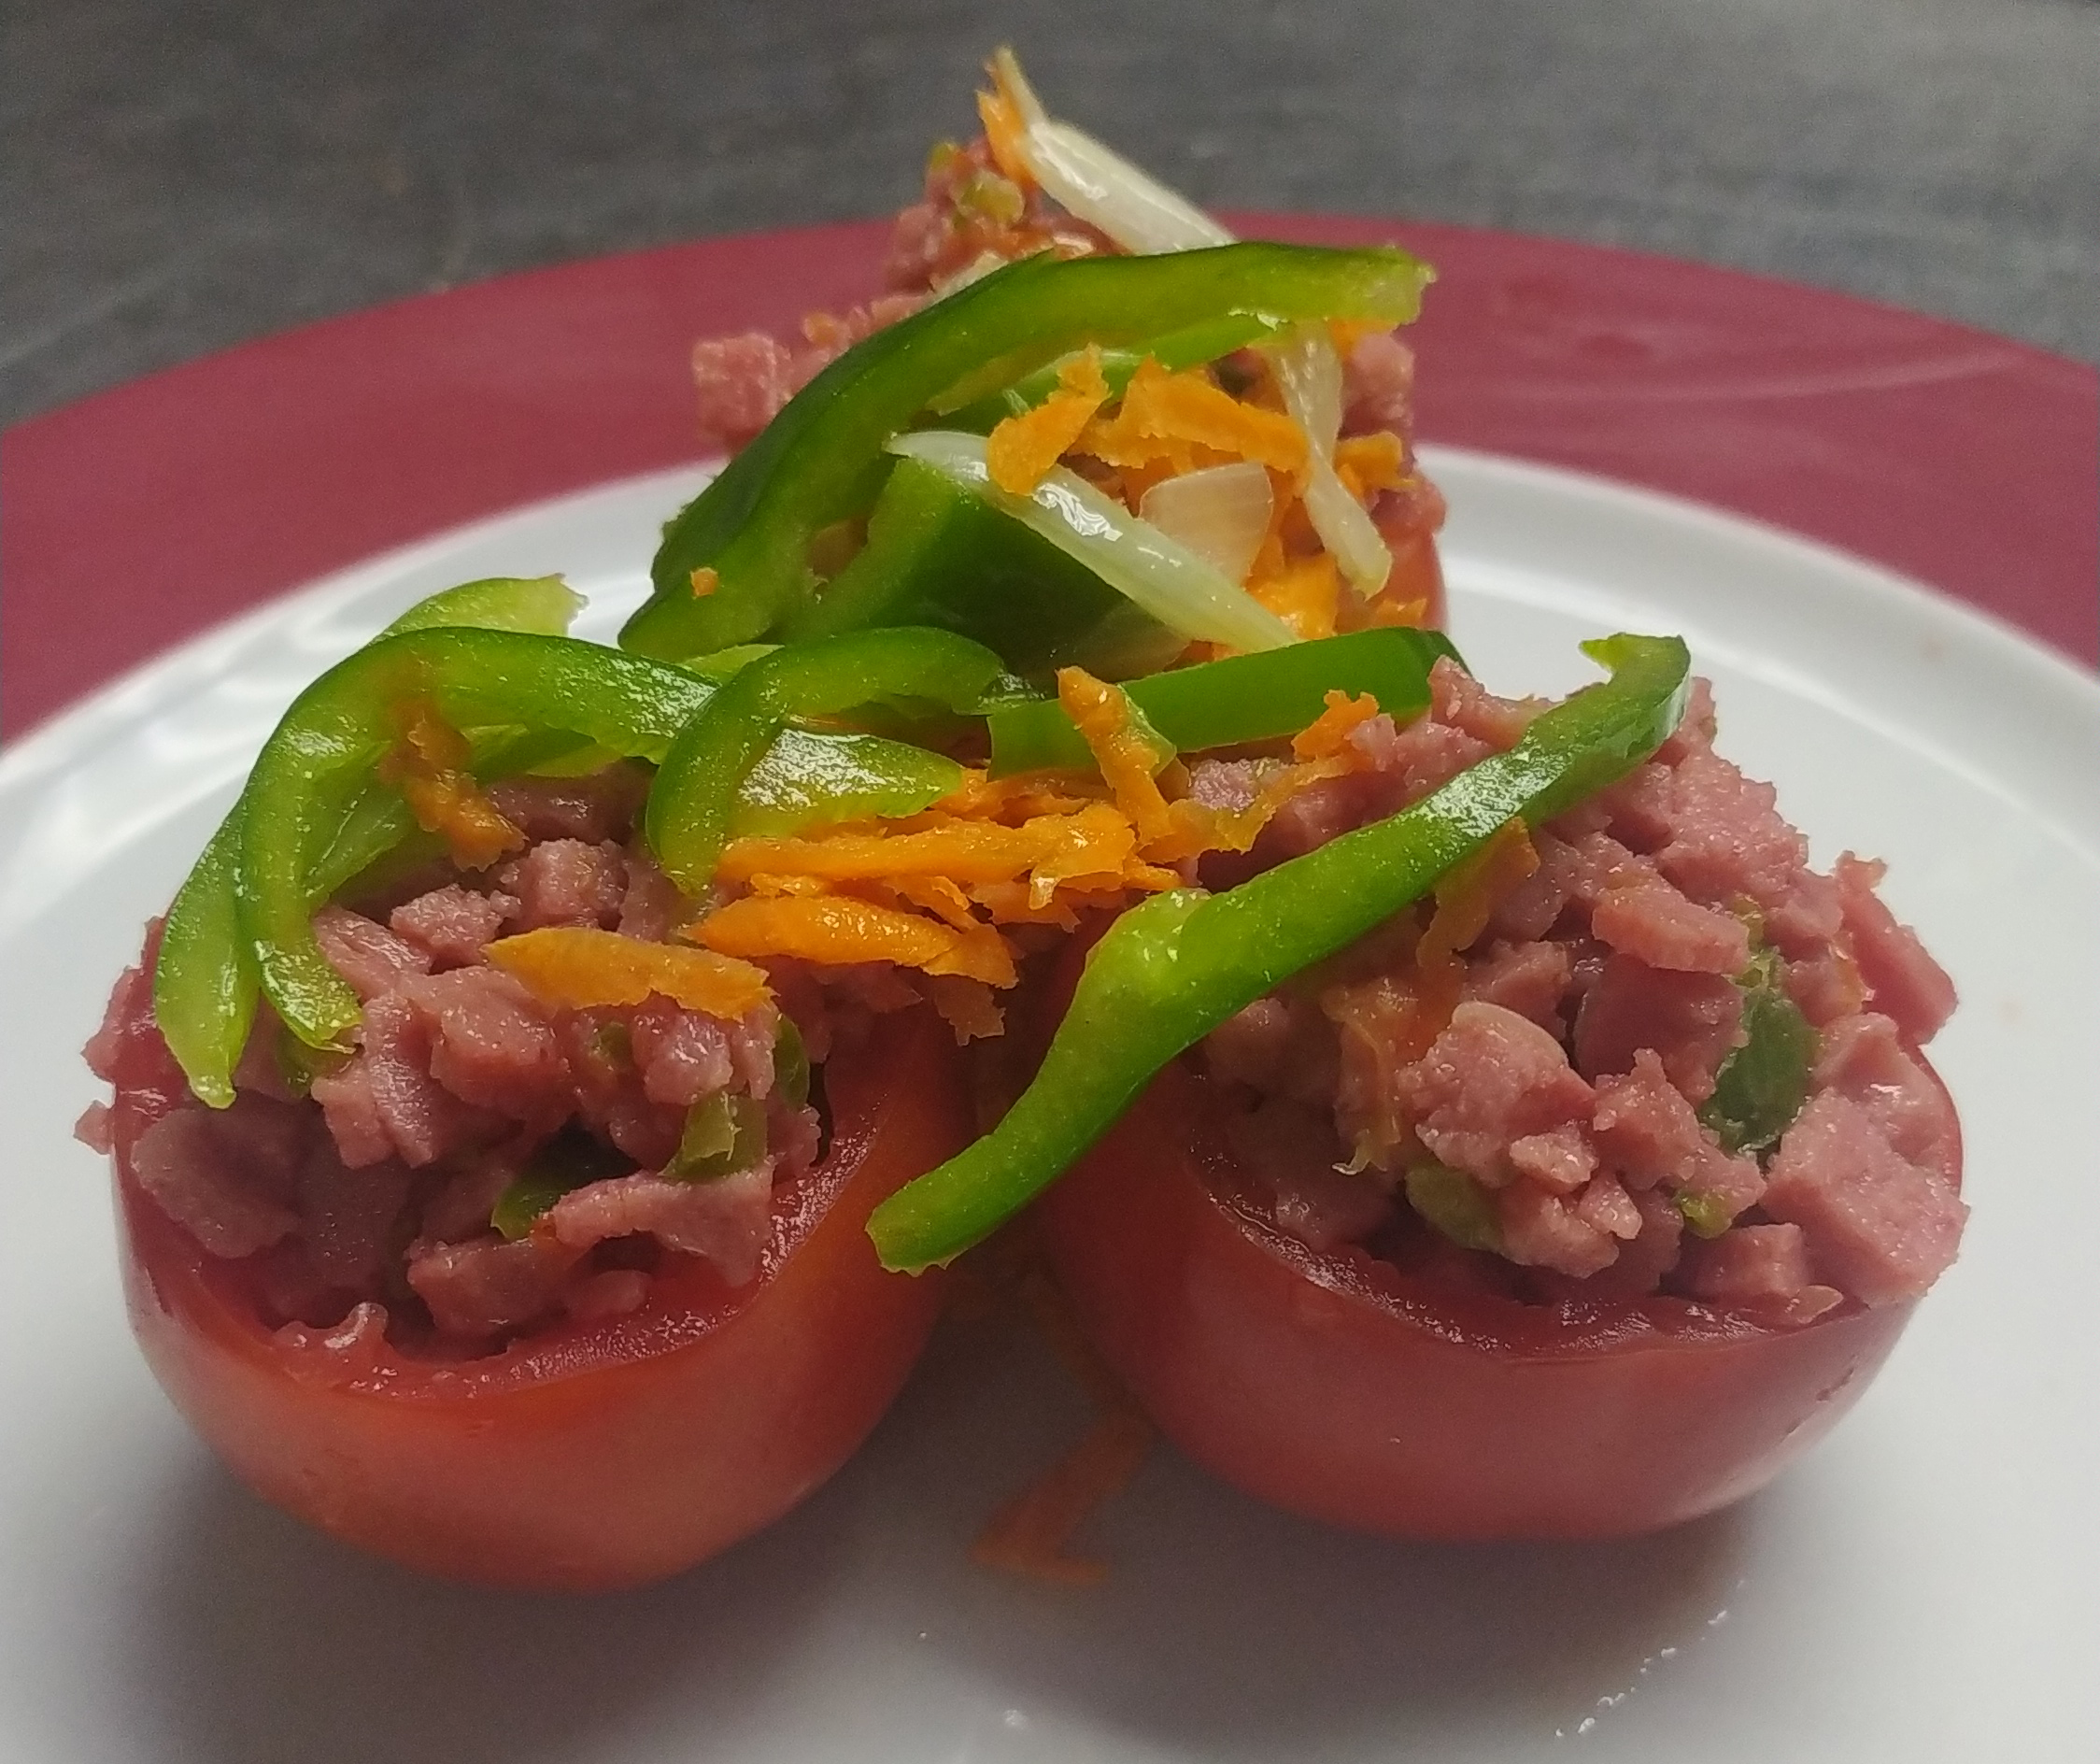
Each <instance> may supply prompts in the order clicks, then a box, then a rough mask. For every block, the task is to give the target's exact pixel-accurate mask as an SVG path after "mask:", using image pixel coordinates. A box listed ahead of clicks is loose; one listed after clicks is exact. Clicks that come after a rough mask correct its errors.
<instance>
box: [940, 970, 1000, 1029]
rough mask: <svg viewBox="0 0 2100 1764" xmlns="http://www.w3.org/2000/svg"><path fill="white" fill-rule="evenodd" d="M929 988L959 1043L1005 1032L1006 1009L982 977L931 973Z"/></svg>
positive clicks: (943, 1019)
mask: <svg viewBox="0 0 2100 1764" xmlns="http://www.w3.org/2000/svg"><path fill="white" fill-rule="evenodd" d="M926 989H927V991H928V992H929V994H930V995H931V997H932V999H933V1008H934V1009H935V1010H937V1011H939V1012H940V1013H941V1019H942V1021H943V1022H944V1023H946V1024H947V1026H948V1027H949V1028H950V1029H952V1030H954V1031H955V1035H956V1045H957V1046H961V1045H963V1044H964V1043H966V1042H972V1041H988V1040H990V1039H991V1038H992V1037H993V1036H995V1035H1003V1034H1004V1033H1005V1032H1006V1013H1005V1012H1004V1011H1003V1010H1001V1009H1000V1006H999V1003H998V1001H997V1000H996V999H994V998H993V997H992V989H991V988H989V987H988V986H986V984H985V983H984V982H983V981H982V980H972V978H971V977H970V976H969V975H968V974H929V975H928V976H927V982H926Z"/></svg>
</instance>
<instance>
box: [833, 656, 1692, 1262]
mask: <svg viewBox="0 0 2100 1764" xmlns="http://www.w3.org/2000/svg"><path fill="white" fill-rule="evenodd" d="M1582 647H1583V649H1584V651H1585V652H1586V653H1588V654H1589V655H1591V656H1592V657H1594V658H1595V659H1596V660H1597V661H1599V662H1603V663H1604V664H1605V665H1606V666H1608V667H1609V668H1610V670H1611V677H1610V679H1609V680H1607V681H1604V682H1602V683H1600V684H1598V685H1596V686H1592V687H1589V688H1586V689H1585V690H1582V691H1580V692H1577V693H1576V694H1575V695H1574V696H1573V697H1572V698H1570V699H1568V700H1567V701H1566V702H1565V703H1564V704H1559V705H1557V706H1555V707H1554V709H1552V710H1549V711H1547V712H1546V713H1545V714H1544V715H1542V716H1540V718H1537V719H1536V720H1535V721H1534V722H1533V723H1532V724H1531V726H1530V728H1529V729H1528V730H1526V731H1525V734H1524V736H1523V738H1522V739H1521V740H1520V741H1519V742H1518V743H1517V745H1516V746H1515V747H1512V748H1511V749H1510V750H1509V751H1508V752H1507V753H1501V754H1495V755H1491V756H1490V757H1489V758H1487V759H1485V760H1483V761H1480V762H1479V763H1478V764H1477V765H1474V766H1472V767H1470V768H1469V769H1468V770H1466V771H1464V772H1462V773H1460V774H1459V775H1457V776H1456V777H1454V778H1453V779H1452V780H1451V781H1450V782H1449V783H1448V784H1446V785H1444V786H1443V787H1442V788H1441V789H1440V790H1436V791H1435V792H1433V793H1432V794H1431V795H1429V796H1427V797H1426V798H1425V799H1424V800H1423V801H1421V802H1419V803H1417V804H1413V805H1412V807H1410V808H1406V809H1403V810H1401V811H1400V812H1399V813H1398V814H1397V815H1394V816H1391V817H1389V818H1387V819H1384V820H1382V821H1377V822H1374V823H1372V824H1371V825H1370V826H1368V827H1362V828H1358V829H1357V830H1356V831H1355V832H1350V833H1344V834H1343V835H1342V836H1341V837H1340V838H1339V839H1335V840H1332V841H1330V842H1329V843H1327V845H1324V846H1319V847H1318V848H1317V849H1315V850H1312V851H1310V852H1308V853H1306V855H1305V856H1303V857H1301V858H1294V859H1292V860H1291V861H1289V862H1287V863H1282V864H1278V865H1277V866H1276V867H1275V868H1274V869H1273V870H1270V871H1267V872H1265V873H1264V874H1262V875H1258V876H1256V877H1255V878H1254V879H1253V880H1251V881H1248V882H1244V883H1242V884H1241V886H1240V887H1238V888H1236V889H1229V890H1227V892H1225V893H1223V894H1215V895H1206V894H1204V893H1202V892H1201V891H1199V890H1197V889H1177V890H1173V891H1171V892H1169V893H1165V894H1158V895H1155V896H1154V897H1153V898H1152V899H1151V900H1149V901H1147V902H1145V903H1143V904H1142V905H1140V906H1137V907H1135V908H1133V909H1132V910H1131V911H1129V912H1128V913H1125V914H1124V915H1123V917H1122V918H1119V919H1117V920H1116V921H1115V923H1114V925H1112V926H1111V927H1110V928H1109V930H1108V932H1107V934H1106V935H1105V936H1103V937H1102V939H1101V941H1100V943H1099V944H1097V945H1096V946H1095V947H1094V949H1093V952H1092V954H1091V956H1090V957H1089V958H1088V960H1087V963H1086V968H1085V973H1084V974H1082V976H1081V978H1080V981H1079V986H1078V989H1076V991H1075V992H1074V993H1073V996H1072V1002H1071V1008H1070V1010H1068V1011H1067V1012H1066V1014H1065V1019H1064V1021H1063V1022H1062V1023H1061V1024H1060V1025H1059V1026H1058V1029H1057V1035H1056V1036H1055V1037H1054V1039H1053V1040H1052V1042H1051V1044H1050V1050H1049V1052H1048V1054H1047V1055H1046V1056H1045V1057H1044V1059H1043V1066H1042V1069H1041V1070H1040V1071H1039V1072H1038V1073H1037V1074H1036V1076H1035V1079H1034V1081H1033V1082H1032V1083H1031V1084H1030V1085H1029V1088H1028V1089H1027V1090H1026V1091H1025V1092H1023V1094H1022V1096H1021V1098H1020V1100H1019V1101H1018V1102H1016V1103H1015V1104H1014V1106H1013V1107H1012V1108H1011V1109H1010V1110H1009V1111H1008V1112H1007V1114H1006V1117H1005V1118H1004V1119H1003V1120H1001V1121H1000V1124H999V1125H998V1127H996V1128H995V1129H993V1131H991V1132H989V1133H987V1134H986V1136H985V1137H984V1138H982V1139H980V1140H978V1141H977V1142H976V1144H974V1145H972V1146H970V1147H969V1149H967V1150H966V1151H964V1152H963V1153H962V1154H961V1155H960V1156H958V1157H956V1158H952V1159H949V1160H948V1161H947V1162H946V1163H944V1164H942V1165H940V1166H939V1167H938V1168H937V1169H935V1170H932V1171H930V1172H929V1173H928V1174H926V1175H923V1176H920V1177H919V1178H918V1179H917V1180H915V1181H914V1182H911V1183H907V1184H906V1185H905V1186H904V1187H903V1188H901V1189H899V1190H898V1192H897V1193H895V1194H894V1195H892V1196H890V1198H889V1199H888V1200H887V1201H885V1202H883V1203H882V1204H881V1205H880V1206H878V1207H877V1208H876V1209H875V1211H874V1213H873V1216H872V1217H871V1218H870V1220H869V1222H868V1234H869V1236H870V1237H871V1238H872V1239H873V1241H874V1245H875V1250H876V1254H877V1255H878V1256H879V1257H880V1258H881V1260H882V1263H883V1265H884V1266H885V1267H887V1268H891V1269H897V1270H902V1271H906V1272H910V1273H917V1272H919V1271H920V1270H922V1269H925V1268H928V1267H931V1266H933V1265H935V1264H937V1263H942V1262H945V1261H948V1260H950V1259H953V1258H954V1257H956V1256H958V1255H960V1254H961V1253H962V1251H964V1250H965V1249H968V1248H969V1247H970V1246H971V1245H972V1244H975V1243H977V1242H979V1241H980V1240H981V1239H983V1238H985V1237H986V1236H988V1235H989V1234H990V1233H991V1231H994V1230H995V1229H996V1228H997V1227H998V1226H999V1225H1000V1224H1001V1223H1003V1222H1004V1221H1005V1220H1006V1219H1008V1218H1009V1217H1011V1216H1013V1215H1014V1214H1015V1213H1016V1212H1018V1211H1019V1210H1020V1209H1021V1207H1022V1206H1024V1205H1026V1204H1027V1202H1029V1200H1030V1199H1032V1198H1033V1197H1034V1196H1035V1195H1036V1194H1037V1193H1038V1192H1039V1191H1040V1190H1042V1189H1043V1188H1045V1187H1047V1186H1048V1185H1049V1184H1050V1183H1051V1182H1052V1181H1054V1180H1055V1179H1056V1178H1057V1175H1058V1174H1060V1173H1061V1172H1062V1171H1064V1170H1065V1169H1066V1168H1067V1167H1068V1166H1069V1165H1070V1164H1071V1162H1072V1161H1073V1160H1074V1159H1077V1158H1078V1157H1080V1156H1081V1154H1083V1153H1084V1152H1085V1150H1086V1149H1087V1147H1089V1146H1090V1145H1093V1144H1094V1142H1095V1141H1096V1140H1098V1139H1099V1138H1100V1136H1101V1134H1102V1133H1104V1132H1106V1131H1108V1129H1109V1128H1110V1127H1111V1126H1112V1125H1113V1124H1114V1121H1115V1120H1116V1118H1117V1117H1119V1116H1120V1115H1121V1114H1122V1113H1123V1111H1124V1110H1125V1109H1127V1108H1128V1106H1129V1105H1130V1104H1131V1103H1133V1102H1134V1101H1135V1100H1136V1099H1137V1096H1138V1094H1139V1092H1140V1091H1142V1089H1143V1088H1144V1087H1145V1085H1146V1084H1147V1083H1148V1082H1149V1081H1150V1080H1151V1078H1152V1076H1153V1074H1155V1073H1156V1072H1157V1071H1158V1070H1159V1069H1160V1068H1161V1067H1162V1066H1164V1065H1165V1064H1166V1063H1167V1062H1168V1061H1169V1060H1172V1059H1173V1058H1174V1057H1175V1056H1176V1055H1177V1054H1180V1053H1182V1052H1183V1051H1184V1050H1185V1049H1186V1048H1188V1047H1191V1046H1194V1045H1195V1044H1196V1043H1197V1042H1198V1041H1199V1040H1200V1039H1201V1038H1202V1037H1203V1036H1204V1035H1206V1034H1208V1033H1209V1032H1210V1031H1212V1030H1213V1029H1214V1028H1216V1027H1217V1026H1218V1024H1220V1023H1222V1022H1224V1021H1225V1019H1226V1018H1227V1017H1230V1016H1231V1015H1232V1014H1233V1013H1234V1012H1235V1011H1238V1010H1241V1009H1242V1008H1243V1007H1245V1006H1246V1005H1248V1004H1250V1003H1253V1002H1254V1001H1255V1000H1256V999H1258V998H1260V997H1261V996H1262V995H1263V994H1264V993H1266V992H1269V991H1270V990H1271V989H1274V988H1275V987H1276V986H1277V985H1279V984H1280V983H1281V982H1283V981H1284V980H1285V979H1287V978H1288V977H1289V976H1290V975H1292V974H1297V973H1298V972H1299V971H1300V970H1302V969H1305V968H1308V967H1310V966H1312V963H1314V962H1316V961H1320V960H1325V959H1326V958H1327V957H1328V956H1331V955H1333V954H1335V953H1336V952H1337V951H1338V950H1341V949H1345V948H1347V947H1348V946H1349V945H1351V944H1353V943H1355V941H1356V939H1357V938H1359V937H1361V936H1363V935H1364V934H1365V933H1366V932H1369V931H1370V930H1371V929H1372V928H1374V927H1375V926H1377V925H1378V924H1380V923H1382V922H1383V920H1385V919H1386V918H1390V917H1391V916H1392V915H1393V914H1395V913H1397V912H1398V911H1399V910H1400V909H1401V908H1402V907H1404V906H1407V905H1409V904H1410V903H1412V902H1414V901H1416V900H1418V899H1420V898H1421V896H1422V895H1423V894H1424V893H1426V891H1427V890H1428V889H1430V888H1431V887H1432V886H1433V885H1434V884H1435V882H1436V880H1437V878H1438V877H1439V876H1440V875H1443V874H1444V872H1445V871H1447V870H1449V869H1450V868H1451V867H1452V865H1454V863H1457V862H1459V861H1461V860H1462V859H1464V858H1466V857H1467V856H1468V855H1469V854H1470V853H1472V852H1474V851H1476V850H1478V849H1479V848H1480V847H1481V846H1483V844H1485V843H1486V841H1487V840H1488V839H1489V838H1490V837H1491V836H1493V834H1494V833H1495V832H1497V829H1499V828H1501V827H1504V826H1506V825H1507V824H1508V823H1509V822H1510V821H1511V820H1512V819H1522V820H1523V821H1525V823H1526V824H1527V825H1534V826H1535V825H1537V824H1539V823H1540V822H1541V821H1544V820H1548V819H1550V818H1552V817H1554V815H1556V814H1558V813H1560V812H1561V811H1562V810H1563V809H1566V808H1568V807H1570V806H1571V805H1573V804H1575V803H1578V802H1580V801H1581V800H1582V798H1584V797H1586V796H1588V795H1590V794H1591V793H1592V792H1594V791H1596V790H1600V789H1602V788H1603V787H1604V786H1605V785H1607V784H1610V783H1611V782H1612V781H1614V780H1615V779H1617V778H1620V777H1623V776H1625V775H1626V773H1627V772H1629V771H1631V770H1632V769H1633V767H1634V766H1636V765H1638V764H1639V762H1640V761H1642V760H1643V759H1645V758H1646V757H1647V756H1648V755H1649V754H1651V753H1653V751H1654V750H1655V748H1656V747H1658V746H1660V745H1661V743H1662V741H1663V740H1664V738H1665V737H1666V736H1667V735H1668V733H1670V731H1671V730H1672V729H1674V728H1675V727H1676V726H1677V723H1678V721H1679V719H1680V718H1681V716H1682V714H1683V706H1684V699H1685V691H1686V687H1687V675H1688V672H1689V666H1690V659H1689V657H1688V656H1687V654H1686V651H1685V647H1684V645H1683V643H1682V642H1681V640H1679V639H1677V638H1675V637H1636V636H1625V635H1621V636H1616V637H1606V638H1601V639H1599V640H1597V641H1596V642H1594V643H1586V644H1584V645H1583V646H1582Z"/></svg>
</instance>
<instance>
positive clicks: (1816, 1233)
mask: <svg viewBox="0 0 2100 1764" xmlns="http://www.w3.org/2000/svg"><path fill="white" fill-rule="evenodd" d="M1767 1177H1768V1179H1767V1185H1766V1188H1765V1200H1764V1205H1765V1210H1766V1212H1767V1213H1768V1214H1770V1215H1771V1216H1772V1217H1773V1218H1775V1219H1778V1220H1781V1222H1783V1223H1788V1224H1794V1225H1798V1226H1800V1227H1801V1229H1802V1231H1804V1232H1805V1233H1806V1234H1807V1237H1808V1243H1809V1260H1810V1262H1811V1264H1812V1265H1813V1267H1814V1269H1815V1271H1816V1273H1817V1274H1818V1275H1819V1276H1820V1277H1821V1278H1822V1279H1823V1281H1824V1282H1825V1283H1827V1284H1828V1285H1831V1286H1835V1287H1839V1288H1841V1289H1842V1290H1844V1291H1846V1292H1850V1293H1852V1295H1853V1296H1855V1297H1856V1298H1859V1299H1862V1300H1864V1301H1865V1302H1866V1303H1868V1304H1890V1303H1894V1302H1896V1301H1898V1300H1902V1299H1910V1298H1916V1297H1917V1296H1918V1295H1919V1294H1921V1293H1923V1291H1924V1290H1925V1289H1926V1287H1930V1286H1931V1285H1932V1283H1933V1282H1934V1281H1935V1280H1936V1279H1937V1278H1938V1276H1939V1274H1940V1273H1942V1272H1943V1271H1944V1270H1945V1269H1946V1268H1947V1266H1948V1265H1949V1264H1950V1263H1951V1262H1952V1261H1953V1259H1954V1253H1955V1251H1956V1249H1957V1248H1958V1247H1959V1246H1960V1244H1961V1236H1962V1226H1963V1223H1964V1222H1965V1220H1966V1218H1967V1217H1968V1208H1967V1207H1966V1206H1965V1204H1964V1203H1963V1202H1962V1199H1961V1197H1960V1196H1959V1195H1958V1194H1957V1193H1956V1192H1955V1190H1954V1185H1953V1184H1952V1183H1951V1182H1950V1181H1948V1180H1947V1179H1946V1178H1945V1177H1944V1176H1942V1175H1940V1174H1938V1173H1937V1172H1936V1171H1931V1170H1925V1169H1922V1168H1920V1167H1919V1166H1918V1165H1916V1164H1913V1163H1911V1162H1910V1161H1908V1159H1906V1158H1904V1157H1903V1155H1902V1154H1901V1153H1899V1152H1898V1151H1897V1150H1896V1149H1895V1148H1894V1146H1893V1145H1890V1144H1889V1142H1888V1138H1887V1136H1886V1135H1885V1134H1884V1133H1883V1132H1882V1131H1881V1129H1880V1124H1879V1123H1878V1122H1876V1121H1875V1119H1874V1117H1872V1116H1870V1115H1869V1114H1868V1113H1867V1112H1866V1109H1864V1108H1863V1107H1861V1105H1860V1104H1859V1103H1854V1102H1853V1101H1852V1099H1851V1098H1850V1097H1847V1096H1844V1095H1842V1094H1840V1093H1839V1092H1837V1091H1835V1090H1825V1091H1823V1093H1822V1094H1821V1095H1820V1096H1815V1097H1811V1098H1810V1099H1809V1105H1808V1107H1806V1108H1805V1109H1803V1110H1802V1111H1801V1114H1800V1117H1799V1118H1797V1119H1796V1120H1795V1123H1794V1125H1793V1126H1792V1127H1790V1128H1788V1129H1787V1130H1786V1133H1785V1136H1784V1137H1783V1138H1781V1141H1780V1148H1779V1151H1778V1153H1777V1155H1776V1156H1774V1158H1773V1159H1772V1163H1771V1168H1770V1170H1769V1172H1768V1173H1767Z"/></svg>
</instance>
